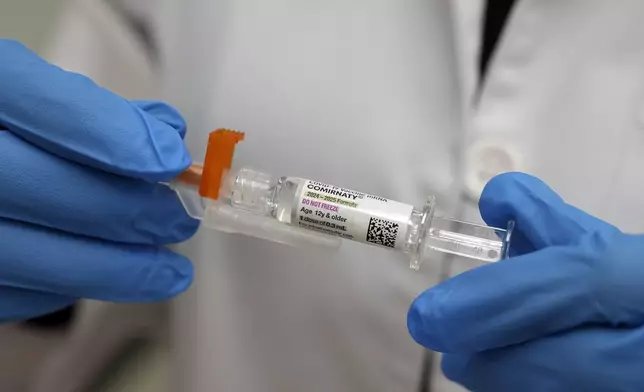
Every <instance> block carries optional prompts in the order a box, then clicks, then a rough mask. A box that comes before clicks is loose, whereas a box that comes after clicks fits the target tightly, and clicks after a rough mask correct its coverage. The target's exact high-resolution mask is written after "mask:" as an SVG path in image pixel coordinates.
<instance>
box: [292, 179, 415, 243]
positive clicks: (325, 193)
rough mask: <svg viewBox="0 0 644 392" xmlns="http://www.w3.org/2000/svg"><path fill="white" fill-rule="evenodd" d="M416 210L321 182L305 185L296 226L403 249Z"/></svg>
mask: <svg viewBox="0 0 644 392" xmlns="http://www.w3.org/2000/svg"><path fill="white" fill-rule="evenodd" d="M412 210H413V206H411V205H408V204H403V203H399V202H396V201H393V200H388V199H385V198H383V197H379V196H373V195H369V194H366V193H362V192H357V191H353V190H350V189H345V188H341V187H337V186H333V185H328V184H324V183H321V182H317V181H308V180H307V181H305V182H304V184H303V186H302V187H301V188H300V190H299V193H298V197H297V210H296V214H295V219H296V221H295V224H297V225H298V226H299V227H302V228H305V229H309V230H315V231H320V232H323V233H327V234H330V235H335V236H338V237H342V238H346V239H351V240H354V241H359V242H365V243H370V244H374V245H378V246H382V247H386V248H400V247H402V246H403V245H404V243H405V237H406V234H407V227H408V223H409V217H410V215H411V213H412Z"/></svg>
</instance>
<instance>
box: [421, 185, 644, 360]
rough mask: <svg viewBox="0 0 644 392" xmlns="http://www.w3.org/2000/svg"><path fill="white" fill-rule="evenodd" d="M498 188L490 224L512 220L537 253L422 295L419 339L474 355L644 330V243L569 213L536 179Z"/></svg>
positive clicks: (470, 273)
mask: <svg viewBox="0 0 644 392" xmlns="http://www.w3.org/2000/svg"><path fill="white" fill-rule="evenodd" d="M500 180H501V181H502V182H503V181H505V184H506V186H505V187H502V188H504V189H498V190H494V189H492V190H494V192H497V193H488V197H489V198H488V199H487V201H485V202H486V203H488V206H491V207H490V209H489V210H488V211H487V212H486V213H487V217H488V219H495V217H496V216H499V217H501V218H502V219H507V218H511V219H516V221H517V230H519V233H520V234H521V235H522V239H523V240H524V241H525V243H524V244H523V245H530V246H533V247H534V248H538V249H540V250H537V251H534V252H532V253H528V254H525V255H522V256H518V257H515V258H510V259H508V260H503V261H500V262H497V263H494V264H489V265H486V266H484V267H480V268H477V269H474V270H471V271H468V272H465V273H463V274H461V275H459V276H456V277H454V278H452V279H450V280H448V281H446V282H444V283H442V284H439V285H437V286H435V287H433V288H431V289H429V290H427V291H426V292H425V293H423V294H421V295H420V296H419V297H418V298H417V299H416V300H415V301H414V303H413V305H412V307H411V309H410V311H409V314H408V327H409V331H410V333H411V334H412V336H413V337H414V339H415V340H416V341H417V342H418V343H420V344H421V345H424V346H426V347H428V348H431V349H433V350H436V351H441V352H452V353H455V352H458V353H464V352H465V353H472V352H480V351H484V350H490V349H494V348H498V347H504V346H508V345H514V344H519V343H522V342H526V341H529V340H532V339H535V338H539V337H542V336H546V335H551V334H555V333H558V332H561V331H566V330H568V329H571V328H575V327H578V326H581V325H587V324H605V325H626V326H634V325H638V326H639V325H643V324H644V301H642V298H644V285H642V284H641V282H642V281H644V260H642V259H643V258H644V237H643V236H629V235H625V234H621V233H620V232H619V231H617V230H616V229H615V228H614V227H612V226H610V225H608V224H605V223H603V222H602V221H600V220H598V219H596V218H593V217H591V216H590V215H587V214H585V213H583V212H581V211H579V210H578V209H575V208H574V207H571V206H569V205H567V204H565V203H564V202H563V201H562V200H561V198H559V197H558V196H556V194H554V192H552V191H551V190H550V189H549V188H547V187H546V186H545V185H544V184H543V183H541V182H540V181H538V180H536V179H534V178H533V177H529V176H525V175H513V176H506V177H505V178H504V179H500ZM499 184H500V183H499V182H497V184H492V185H493V186H496V185H499ZM521 188H523V190H521ZM489 190H490V189H488V191H489ZM512 192H514V195H513V196H511V197H507V195H508V194H511V193H512ZM495 194H496V195H499V196H500V197H499V199H495V198H494V197H493V195H495ZM490 195H492V197H491V196H490ZM503 197H505V199H503ZM517 200H518V202H517ZM496 207H499V208H496ZM522 207H523V208H522ZM508 211H509V212H508ZM526 211H529V212H530V213H529V214H528V213H526ZM504 214H505V215H504ZM522 214H523V215H522ZM573 217H575V218H576V219H573ZM553 233H558V235H559V237H557V236H555V235H553Z"/></svg>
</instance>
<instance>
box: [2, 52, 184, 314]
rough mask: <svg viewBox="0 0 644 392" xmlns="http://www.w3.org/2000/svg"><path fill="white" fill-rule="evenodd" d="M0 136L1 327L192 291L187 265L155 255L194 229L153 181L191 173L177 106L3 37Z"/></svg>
mask: <svg viewBox="0 0 644 392" xmlns="http://www.w3.org/2000/svg"><path fill="white" fill-rule="evenodd" d="M0 130H1V131H0V320H3V321H6V320H15V319H23V318H28V317H32V316H36V315H40V314H44V313H49V312H51V311H54V310H57V309H59V308H63V307H65V306H67V305H69V304H71V303H72V302H74V301H75V300H76V299H77V298H91V299H98V300H106V301H137V302H145V301H156V300H163V299H166V298H168V297H172V296H174V295H176V294H178V293H180V292H182V291H184V290H185V289H186V288H187V287H188V286H189V284H190V283H191V281H192V271H193V270H192V266H191V264H190V262H189V261H188V260H187V259H185V258H183V257H182V256H179V255H177V254H174V253H172V252H170V251H169V250H166V249H165V248H164V247H163V245H166V244H169V243H175V242H179V241H182V240H185V239H187V238H188V237H190V236H191V235H192V234H193V233H194V232H195V230H196V228H197V222H195V221H193V220H192V219H190V218H189V217H188V216H187V215H186V213H185V212H184V210H183V208H182V206H181V204H180V203H179V201H178V198H177V197H176V195H175V194H174V193H173V192H172V191H171V190H170V189H168V188H167V187H166V186H164V185H160V184H158V182H159V181H164V180H170V179H172V178H173V177H175V176H177V175H178V174H179V173H181V172H182V171H183V170H184V169H185V168H187V167H188V166H189V165H190V157H189V155H188V152H187V151H186V149H185V147H184V144H183V141H182V137H183V136H184V133H185V123H184V121H183V120H182V118H181V116H180V115H179V114H178V113H177V112H176V111H175V110H174V109H172V108H171V107H169V106H167V105H164V104H162V103H157V102H129V101H127V100H125V99H123V98H121V97H119V96H117V95H114V94H112V93H110V92H109V91H107V90H105V89H103V88H101V87H99V86H97V85H96V84H94V83H93V82H92V81H91V80H89V79H87V78H86V77H84V76H81V75H78V74H74V73H68V72H65V71H63V70H61V69H60V68H57V67H54V66H52V65H50V64H48V63H46V62H45V61H43V60H42V59H40V58H39V57H38V56H36V55H35V54H34V53H32V52H31V51H29V50H28V49H27V48H25V47H24V46H22V45H21V44H19V43H17V42H14V41H9V40H2V39H0Z"/></svg>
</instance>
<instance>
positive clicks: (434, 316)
mask: <svg viewBox="0 0 644 392" xmlns="http://www.w3.org/2000/svg"><path fill="white" fill-rule="evenodd" d="M442 302H443V299H442V295H441V294H440V292H439V291H438V290H434V289H430V290H427V291H425V292H424V293H422V294H421V295H420V296H418V297H417V298H416V299H415V300H414V302H413V303H412V305H411V307H410V308H409V311H408V312H407V329H408V330H409V333H410V335H411V336H412V338H413V339H414V340H415V341H416V343H418V344H420V345H421V346H423V347H426V348H429V349H431V350H434V351H439V352H446V351H447V350H446V349H447V348H446V347H445V344H444V342H443V339H442V333H441V331H440V322H441V315H440V313H441V309H442Z"/></svg>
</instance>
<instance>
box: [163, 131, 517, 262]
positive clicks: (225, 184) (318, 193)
mask: <svg viewBox="0 0 644 392" xmlns="http://www.w3.org/2000/svg"><path fill="white" fill-rule="evenodd" d="M243 138H244V134H243V133H241V132H236V131H231V130H225V129H222V130H217V131H214V132H212V133H211V134H210V137H209V140H208V148H207V151H206V159H205V161H204V164H203V165H193V166H192V167H191V168H190V169H189V170H188V171H186V172H185V173H184V174H182V175H181V176H180V177H179V178H178V179H177V180H176V181H174V182H173V183H171V184H170V186H171V187H172V188H173V189H175V190H176V191H177V193H178V194H179V197H180V199H181V201H182V203H183V205H184V207H185V208H186V211H187V212H188V214H189V215H190V216H192V217H194V218H196V219H199V220H201V221H202V224H203V225H205V226H206V227H209V228H213V229H216V230H221V231H225V232H231V233H242V234H246V235H250V236H254V237H259V238H263V239H266V240H270V241H275V242H280V243H284V244H288V245H294V246H322V247H325V248H337V247H339V246H340V244H341V240H342V239H346V240H351V241H357V242H361V243H364V244H368V245H373V246H378V247H381V248H387V249H391V250H396V251H399V252H403V253H405V254H407V255H408V256H409V259H410V267H411V268H412V269H415V270H417V269H419V267H420V264H421V262H422V261H424V260H425V259H428V258H430V255H431V251H439V252H444V253H450V254H454V255H459V256H464V257H468V258H472V259H477V260H480V261H484V262H494V261H498V260H499V259H503V258H505V257H507V255H508V249H509V244H510V239H511V235H512V230H513V227H514V222H512V221H511V222H508V226H507V228H505V229H502V228H493V227H488V226H483V225H478V224H475V223H469V222H463V221H459V220H455V219H450V218H444V217H439V216H436V215H435V214H434V212H435V199H434V197H432V196H430V197H429V198H427V200H426V201H425V203H424V205H423V206H422V207H420V208H415V207H414V206H413V205H410V204H405V203H400V202H397V201H394V200H390V199H387V198H383V197H379V196H374V195H370V194H367V193H363V192H358V191H354V190H351V189H346V188H343V187H338V186H334V185H329V184H326V183H322V182H318V181H312V180H308V179H303V178H299V177H279V176H273V175H270V174H267V173H263V172H260V171H256V170H253V169H250V168H240V169H237V170H230V168H231V164H232V159H233V155H234V150H235V146H236V144H237V143H238V142H239V141H241V140H243Z"/></svg>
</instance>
